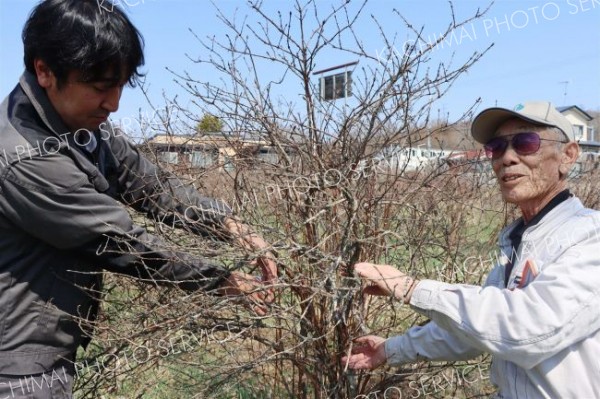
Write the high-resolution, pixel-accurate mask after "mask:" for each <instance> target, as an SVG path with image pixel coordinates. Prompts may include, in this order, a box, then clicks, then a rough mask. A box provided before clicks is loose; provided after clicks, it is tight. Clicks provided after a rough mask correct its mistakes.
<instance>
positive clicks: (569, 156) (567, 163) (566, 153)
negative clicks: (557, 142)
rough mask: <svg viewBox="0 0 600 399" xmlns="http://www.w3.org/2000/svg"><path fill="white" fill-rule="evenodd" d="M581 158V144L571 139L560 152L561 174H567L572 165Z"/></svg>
mask: <svg viewBox="0 0 600 399" xmlns="http://www.w3.org/2000/svg"><path fill="white" fill-rule="evenodd" d="M577 158H579V144H577V143H576V142H574V141H570V142H568V143H566V144H565V146H564V147H563V149H562V152H561V154H560V166H559V172H560V175H561V176H566V175H567V174H568V173H569V171H570V170H571V167H572V166H573V164H574V163H575V162H577Z"/></svg>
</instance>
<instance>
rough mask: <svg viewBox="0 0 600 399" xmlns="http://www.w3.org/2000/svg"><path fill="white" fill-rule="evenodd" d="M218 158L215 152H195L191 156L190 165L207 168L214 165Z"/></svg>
mask: <svg viewBox="0 0 600 399" xmlns="http://www.w3.org/2000/svg"><path fill="white" fill-rule="evenodd" d="M215 158H216V156H215V153H214V152H213V151H193V152H192V153H191V154H190V163H191V164H192V166H194V167H196V168H207V167H209V166H211V165H214V163H215V162H216V159H215Z"/></svg>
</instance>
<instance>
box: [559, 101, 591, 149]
mask: <svg viewBox="0 0 600 399" xmlns="http://www.w3.org/2000/svg"><path fill="white" fill-rule="evenodd" d="M556 109H557V110H558V111H559V112H560V113H561V114H563V115H564V116H565V117H566V118H567V119H568V120H569V122H571V124H572V125H573V128H574V129H575V139H576V140H578V141H579V142H580V143H581V142H595V141H599V139H600V137H596V135H597V132H595V131H594V128H593V127H592V126H591V125H590V124H589V122H590V121H591V120H592V119H594V118H592V117H591V116H590V115H589V114H588V113H587V112H585V111H584V110H582V109H581V108H579V107H578V106H577V105H569V106H565V107H556Z"/></svg>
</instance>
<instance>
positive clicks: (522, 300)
mask: <svg viewBox="0 0 600 399" xmlns="http://www.w3.org/2000/svg"><path fill="white" fill-rule="evenodd" d="M517 222H518V221H516V222H514V223H513V224H511V225H510V226H508V227H506V228H505V229H504V230H503V231H502V233H501V235H500V239H499V245H500V250H501V252H502V253H504V254H510V251H511V245H510V240H509V239H508V235H509V233H510V231H511V230H512V229H513V228H514V227H515V226H516V224H517ZM507 261H508V258H507V257H506V256H502V261H501V262H500V264H498V265H497V266H496V267H495V268H494V269H493V270H492V272H491V273H490V275H489V276H488V278H487V281H486V283H485V285H484V287H483V288H482V287H478V286H472V285H459V284H446V283H441V282H437V281H431V280H423V281H421V282H420V283H419V284H418V285H417V287H416V288H415V290H414V293H413V295H412V298H411V301H410V304H411V306H412V307H413V309H415V310H416V311H417V312H419V313H421V314H423V315H425V316H427V317H429V318H431V320H432V322H430V323H429V324H427V325H425V326H424V327H413V328H411V329H409V330H408V331H407V332H406V334H405V335H401V336H398V337H393V338H390V339H388V340H387V341H386V343H385V350H386V354H387V360H388V363H389V364H392V365H393V364H401V363H407V362H411V361H415V360H417V359H420V358H425V359H430V360H464V359H469V358H473V357H475V356H477V355H478V354H480V353H482V352H488V353H491V354H492V356H493V361H492V368H491V374H490V379H491V381H492V382H493V383H494V384H495V385H497V386H498V388H499V393H498V397H500V398H519V399H521V398H576V399H587V398H590V399H592V398H600V212H599V211H595V210H591V209H588V208H585V207H584V206H583V205H582V204H581V202H580V201H579V199H577V198H569V199H567V200H566V201H564V202H562V203H561V204H559V205H558V206H556V207H555V208H554V209H553V210H551V211H550V212H549V213H548V214H547V215H546V216H545V217H543V218H542V220H541V221H540V222H539V223H538V224H537V225H535V226H532V227H531V228H529V229H528V230H526V231H525V233H524V234H523V239H522V241H521V245H520V247H519V251H518V253H517V257H516V260H515V266H514V268H513V270H512V273H511V276H510V279H509V283H508V289H507V288H506V287H505V285H504V268H505V265H504V264H502V263H504V262H507Z"/></svg>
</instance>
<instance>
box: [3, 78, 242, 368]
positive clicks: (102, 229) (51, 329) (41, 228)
mask: <svg viewBox="0 0 600 399" xmlns="http://www.w3.org/2000/svg"><path fill="white" fill-rule="evenodd" d="M79 133H82V132H79ZM94 133H95V139H96V141H97V146H96V148H95V150H94V151H92V152H91V153H90V152H87V151H85V150H83V149H82V148H81V147H80V146H79V145H78V143H79V144H82V140H81V137H79V139H78V137H77V134H74V132H69V131H68V129H67V128H66V127H65V126H64V125H63V123H62V121H61V119H60V118H59V117H58V115H57V114H56V111H55V110H54V108H53V107H52V106H51V104H50V102H49V100H48V98H47V96H46V94H45V91H44V90H43V89H42V88H41V87H40V86H39V85H38V84H37V80H36V78H35V76H33V75H32V74H30V73H28V72H25V73H24V75H23V76H22V77H21V80H20V82H19V84H18V85H17V86H16V87H15V89H14V90H13V91H12V92H11V93H10V94H9V96H8V97H7V98H6V99H5V100H4V102H2V104H1V105H0V374H10V375H28V374H35V373H41V372H43V371H45V370H49V369H51V368H52V367H53V365H55V364H57V362H58V361H60V359H61V358H72V357H73V354H74V353H75V351H76V349H77V347H78V346H79V345H85V343H86V341H87V340H88V336H89V334H88V333H89V331H84V330H85V328H82V327H81V326H80V323H78V322H77V320H76V318H84V319H87V320H93V319H94V317H95V315H96V313H97V305H98V299H99V298H98V295H97V294H96V293H97V292H98V291H100V288H101V282H102V281H101V280H102V273H101V271H102V269H106V270H109V271H113V272H118V273H123V274H127V275H131V276H135V277H138V278H142V279H145V280H147V281H149V282H152V283H163V282H164V283H172V282H176V283H177V284H178V285H179V286H180V287H181V288H183V289H185V290H196V289H205V290H209V289H212V288H214V287H215V286H217V285H218V284H220V282H221V281H222V280H223V278H225V277H226V276H228V274H229V272H228V271H227V270H226V269H224V268H221V267H218V266H216V265H212V264H210V263H208V262H206V261H204V260H202V259H198V258H195V257H192V256H189V255H187V254H185V253H181V252H175V251H172V250H170V249H168V245H166V243H164V242H162V241H161V240H160V239H159V238H157V237H155V236H153V235H151V234H148V233H147V232H146V231H145V230H144V229H143V228H141V227H139V226H136V225H135V224H134V223H133V222H132V220H131V218H130V216H129V214H128V213H127V211H126V209H125V208H124V207H123V205H122V204H125V205H128V206H132V207H133V208H135V209H136V210H138V211H142V212H145V213H146V214H148V215H150V216H152V217H154V218H158V219H160V220H161V221H164V222H166V223H169V224H173V225H175V226H179V227H185V228H188V229H191V230H192V231H193V232H194V233H197V234H210V235H211V236H215V235H218V233H219V232H220V231H222V230H221V226H222V223H221V222H222V219H223V218H224V217H225V215H228V214H230V213H231V210H230V209H229V208H228V207H227V206H226V205H224V204H222V203H220V202H217V201H215V200H212V199H209V198H205V197H202V196H201V195H200V194H199V193H198V192H197V191H196V190H195V189H194V188H192V187H189V186H186V185H183V184H181V182H180V181H179V180H177V179H176V178H175V177H174V176H172V175H171V174H169V173H166V172H164V171H162V170H161V169H159V168H158V167H156V166H155V165H153V164H152V163H151V162H149V161H148V160H147V159H146V158H144V156H143V155H141V154H140V153H139V151H138V150H137V149H136V148H135V147H134V146H133V145H132V144H131V143H129V142H128V141H127V139H126V138H125V137H123V135H122V134H120V132H119V131H118V130H115V129H113V128H112V127H111V126H110V125H109V124H104V125H103V126H101V128H100V129H99V130H98V131H96V132H94ZM221 234H223V233H221ZM221 238H225V236H224V235H221Z"/></svg>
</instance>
